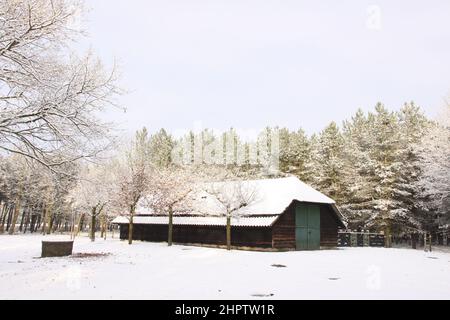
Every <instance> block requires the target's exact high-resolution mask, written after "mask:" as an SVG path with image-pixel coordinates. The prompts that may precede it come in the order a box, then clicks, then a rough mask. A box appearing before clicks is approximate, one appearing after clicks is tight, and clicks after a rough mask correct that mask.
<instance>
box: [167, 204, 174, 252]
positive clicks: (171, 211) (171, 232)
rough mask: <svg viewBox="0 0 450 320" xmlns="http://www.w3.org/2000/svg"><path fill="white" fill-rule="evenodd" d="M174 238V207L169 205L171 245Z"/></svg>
mask: <svg viewBox="0 0 450 320" xmlns="http://www.w3.org/2000/svg"><path fill="white" fill-rule="evenodd" d="M172 240H173V208H172V207H169V234H168V239H167V243H168V245H169V247H170V246H172Z"/></svg>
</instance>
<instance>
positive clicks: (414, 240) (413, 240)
mask: <svg viewBox="0 0 450 320" xmlns="http://www.w3.org/2000/svg"><path fill="white" fill-rule="evenodd" d="M411 246H412V248H413V249H417V235H416V234H415V233H413V234H412V235H411Z"/></svg>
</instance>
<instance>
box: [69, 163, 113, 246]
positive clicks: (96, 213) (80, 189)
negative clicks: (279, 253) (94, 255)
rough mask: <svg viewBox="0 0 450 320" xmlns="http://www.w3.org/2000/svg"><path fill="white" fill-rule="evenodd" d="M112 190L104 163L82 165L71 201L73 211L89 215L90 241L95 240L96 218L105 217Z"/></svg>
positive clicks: (107, 168)
mask: <svg viewBox="0 0 450 320" xmlns="http://www.w3.org/2000/svg"><path fill="white" fill-rule="evenodd" d="M112 192H113V185H112V179H111V175H110V174H109V167H108V166H107V165H106V164H105V165H85V166H83V167H82V169H81V172H80V174H79V177H78V183H77V185H76V187H75V188H74V189H73V190H72V192H71V200H72V201H71V203H72V208H73V209H74V210H75V212H78V213H79V214H84V215H88V216H90V218H91V221H90V238H91V241H95V231H96V225H97V218H98V217H102V220H104V219H105V218H104V216H105V215H106V212H107V209H108V205H109V204H110V203H111V195H112ZM102 222H103V221H102Z"/></svg>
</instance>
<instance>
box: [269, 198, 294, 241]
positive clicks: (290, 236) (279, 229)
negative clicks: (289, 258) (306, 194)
mask: <svg viewBox="0 0 450 320" xmlns="http://www.w3.org/2000/svg"><path fill="white" fill-rule="evenodd" d="M295 205H296V204H295V203H292V204H291V205H290V206H289V207H288V208H287V209H286V211H285V212H284V213H283V214H282V215H281V217H280V218H278V220H277V221H276V222H275V224H274V225H273V227H272V246H273V248H275V249H295Z"/></svg>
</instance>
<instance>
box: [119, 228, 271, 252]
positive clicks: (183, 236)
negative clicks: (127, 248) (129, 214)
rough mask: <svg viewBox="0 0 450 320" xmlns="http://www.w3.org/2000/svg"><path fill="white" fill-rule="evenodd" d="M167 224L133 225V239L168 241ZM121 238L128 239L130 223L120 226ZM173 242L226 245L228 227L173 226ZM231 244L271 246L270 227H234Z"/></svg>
mask: <svg viewBox="0 0 450 320" xmlns="http://www.w3.org/2000/svg"><path fill="white" fill-rule="evenodd" d="M167 234H168V226H167V225H140V224H135V225H134V227H133V240H139V241H150V242H166V241H167ZM120 238H121V239H123V240H125V239H128V225H121V226H120ZM173 242H175V243H190V244H209V245H226V229H225V227H218V226H178V225H174V226H173ZM231 245H233V246H240V247H260V248H270V247H271V246H272V233H271V229H270V228H256V227H251V228H250V227H249V228H243V227H232V228H231Z"/></svg>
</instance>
